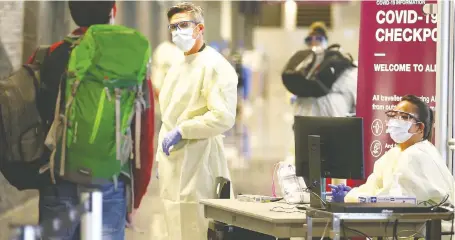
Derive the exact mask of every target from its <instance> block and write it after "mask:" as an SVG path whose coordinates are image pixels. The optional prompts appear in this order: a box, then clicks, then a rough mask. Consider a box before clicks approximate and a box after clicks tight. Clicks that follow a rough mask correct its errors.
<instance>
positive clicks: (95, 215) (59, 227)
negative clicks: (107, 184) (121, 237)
mask: <svg viewBox="0 0 455 240" xmlns="http://www.w3.org/2000/svg"><path fill="white" fill-rule="evenodd" d="M79 220H80V222H81V224H80V226H81V239H82V240H101V238H102V231H103V194H102V193H101V192H100V191H98V190H93V189H84V191H81V192H80V204H79V205H77V206H75V207H74V208H72V209H70V210H69V211H68V212H61V213H59V215H58V216H57V217H56V218H54V219H50V220H48V221H46V222H43V223H42V224H40V225H39V226H33V225H24V226H18V227H15V226H11V227H13V228H15V229H16V231H15V234H14V235H15V236H14V237H13V238H12V239H14V240H37V239H59V237H60V236H63V235H65V234H66V233H67V231H66V229H68V228H71V226H74V224H77V222H79Z"/></svg>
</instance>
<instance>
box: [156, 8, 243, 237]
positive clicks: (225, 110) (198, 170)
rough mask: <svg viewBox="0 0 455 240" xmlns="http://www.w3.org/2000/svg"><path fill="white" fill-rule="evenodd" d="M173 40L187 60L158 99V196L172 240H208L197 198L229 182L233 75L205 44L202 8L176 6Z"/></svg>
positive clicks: (175, 69) (210, 195)
mask: <svg viewBox="0 0 455 240" xmlns="http://www.w3.org/2000/svg"><path fill="white" fill-rule="evenodd" d="M167 17H168V19H169V30H170V31H171V33H172V41H173V42H174V43H175V44H176V45H177V46H178V47H179V48H180V49H181V50H182V51H183V52H184V56H185V61H184V62H183V63H179V64H173V65H172V67H171V68H170V70H169V72H168V73H167V75H166V78H165V79H164V81H163V85H162V88H161V93H160V96H159V102H160V108H161V114H162V121H163V124H162V126H161V130H160V134H159V137H158V139H159V140H158V142H159V143H158V146H159V147H160V146H161V149H158V151H157V161H158V164H159V165H158V172H159V177H160V181H159V183H160V195H161V198H162V200H163V204H164V215H165V219H166V225H167V227H168V234H169V238H168V239H170V240H202V239H207V229H208V221H207V220H206V219H205V217H204V210H203V206H201V205H200V204H199V200H200V199H211V198H212V199H213V198H216V183H217V182H216V180H217V178H218V177H223V178H225V179H227V180H229V179H230V174H229V169H228V165H227V160H226V157H225V151H224V144H223V136H222V134H223V133H225V132H226V131H228V130H229V129H231V128H232V126H233V125H234V123H235V109H236V104H237V81H238V78H237V74H236V72H235V70H234V68H233V67H232V65H231V64H230V63H229V62H228V61H227V60H226V59H225V58H224V57H223V56H222V55H221V54H220V53H218V52H217V51H216V50H215V49H213V48H211V47H209V46H207V45H205V43H204V30H205V27H204V18H203V13H202V9H201V8H200V7H197V6H195V5H193V4H191V3H180V4H178V5H176V6H174V7H171V8H170V9H169V11H168V13H167Z"/></svg>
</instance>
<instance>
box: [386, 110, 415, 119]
mask: <svg viewBox="0 0 455 240" xmlns="http://www.w3.org/2000/svg"><path fill="white" fill-rule="evenodd" d="M385 114H386V116H387V120H391V119H399V120H404V121H410V120H413V119H414V120H415V121H416V122H420V121H419V119H418V118H417V117H416V116H415V115H414V114H412V113H408V112H403V111H397V110H390V111H387V112H386V113H385Z"/></svg>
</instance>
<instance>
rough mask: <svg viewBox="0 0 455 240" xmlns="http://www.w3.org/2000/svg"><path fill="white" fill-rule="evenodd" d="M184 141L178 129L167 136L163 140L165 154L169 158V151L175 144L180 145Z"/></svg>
mask: <svg viewBox="0 0 455 240" xmlns="http://www.w3.org/2000/svg"><path fill="white" fill-rule="evenodd" d="M180 140H182V134H181V133H180V132H179V130H178V129H174V130H172V131H170V132H168V133H167V134H166V136H165V137H164V139H163V144H162V146H161V147H162V148H163V152H164V153H165V154H166V155H167V156H169V149H170V148H171V147H172V146H174V145H175V144H177V143H179V142H180Z"/></svg>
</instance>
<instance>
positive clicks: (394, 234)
mask: <svg viewBox="0 0 455 240" xmlns="http://www.w3.org/2000/svg"><path fill="white" fill-rule="evenodd" d="M397 229H398V219H396V220H395V223H394V224H393V233H392V236H393V240H398V233H397Z"/></svg>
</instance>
